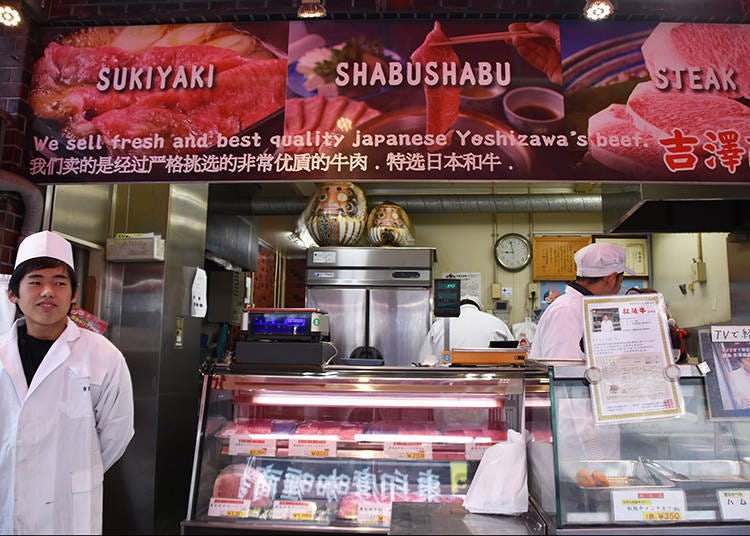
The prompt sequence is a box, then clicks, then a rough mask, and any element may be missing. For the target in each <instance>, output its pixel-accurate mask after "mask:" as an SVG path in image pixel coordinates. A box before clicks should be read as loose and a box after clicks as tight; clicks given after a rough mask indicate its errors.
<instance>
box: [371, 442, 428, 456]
mask: <svg viewBox="0 0 750 536" xmlns="http://www.w3.org/2000/svg"><path fill="white" fill-rule="evenodd" d="M383 457H384V458H394V459H397V460H431V459H432V443H411V442H404V441H385V442H384V443H383Z"/></svg>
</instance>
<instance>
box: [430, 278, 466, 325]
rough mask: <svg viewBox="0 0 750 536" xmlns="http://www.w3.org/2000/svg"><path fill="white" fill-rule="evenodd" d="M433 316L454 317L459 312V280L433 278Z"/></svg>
mask: <svg viewBox="0 0 750 536" xmlns="http://www.w3.org/2000/svg"><path fill="white" fill-rule="evenodd" d="M434 300H435V310H434V313H435V317H437V318H440V317H456V316H458V315H459V314H460V313H461V280H460V279H435V285H434Z"/></svg>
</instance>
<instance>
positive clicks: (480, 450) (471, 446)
mask: <svg viewBox="0 0 750 536" xmlns="http://www.w3.org/2000/svg"><path fill="white" fill-rule="evenodd" d="M492 445H494V443H490V442H486V443H474V442H472V443H466V445H464V458H465V459H467V460H481V459H482V456H484V451H486V450H487V449H488V448H490V447H491V446H492Z"/></svg>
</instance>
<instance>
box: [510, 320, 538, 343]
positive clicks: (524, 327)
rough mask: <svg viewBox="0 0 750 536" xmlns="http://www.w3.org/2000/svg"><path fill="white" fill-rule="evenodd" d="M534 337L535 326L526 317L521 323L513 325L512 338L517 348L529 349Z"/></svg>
mask: <svg viewBox="0 0 750 536" xmlns="http://www.w3.org/2000/svg"><path fill="white" fill-rule="evenodd" d="M534 335H536V324H535V323H534V322H532V321H531V318H529V317H528V316H527V317H526V320H524V321H523V322H518V323H516V324H513V338H514V339H516V340H517V341H518V347H519V348H522V349H524V350H528V349H529V348H531V343H532V342H533V341H534Z"/></svg>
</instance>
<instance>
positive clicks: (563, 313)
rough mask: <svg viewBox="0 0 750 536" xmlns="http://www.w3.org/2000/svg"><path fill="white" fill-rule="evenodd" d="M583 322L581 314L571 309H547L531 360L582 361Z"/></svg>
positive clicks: (535, 340) (541, 321) (532, 346)
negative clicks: (558, 359) (573, 359)
mask: <svg viewBox="0 0 750 536" xmlns="http://www.w3.org/2000/svg"><path fill="white" fill-rule="evenodd" d="M558 299H559V298H558ZM582 322H583V319H582V318H581V314H580V313H578V312H574V311H573V310H571V308H569V307H557V308H554V309H547V310H546V311H545V312H544V314H543V315H542V318H541V319H540V320H539V326H538V327H537V331H536V335H535V336H534V342H532V344H531V355H530V356H529V358H530V359H554V358H571V357H572V358H579V359H582V358H583V357H584V353H583V351H582V350H581V337H582V336H583V324H582Z"/></svg>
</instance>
